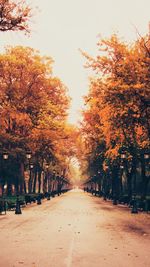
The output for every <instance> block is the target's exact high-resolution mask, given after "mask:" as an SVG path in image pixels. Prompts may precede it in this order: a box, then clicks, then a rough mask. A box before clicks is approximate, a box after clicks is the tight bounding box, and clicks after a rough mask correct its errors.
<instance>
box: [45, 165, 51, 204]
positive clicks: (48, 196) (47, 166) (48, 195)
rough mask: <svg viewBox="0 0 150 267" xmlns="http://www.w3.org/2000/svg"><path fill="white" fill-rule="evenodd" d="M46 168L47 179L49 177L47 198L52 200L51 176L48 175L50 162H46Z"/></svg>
mask: <svg viewBox="0 0 150 267" xmlns="http://www.w3.org/2000/svg"><path fill="white" fill-rule="evenodd" d="M45 168H46V175H47V179H48V192H47V200H50V177H49V175H48V168H49V164H48V163H46V164H45Z"/></svg>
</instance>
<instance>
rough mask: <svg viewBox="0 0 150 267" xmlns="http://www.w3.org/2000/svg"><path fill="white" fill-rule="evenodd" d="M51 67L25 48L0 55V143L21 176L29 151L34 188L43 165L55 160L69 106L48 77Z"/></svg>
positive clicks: (57, 84)
mask: <svg viewBox="0 0 150 267" xmlns="http://www.w3.org/2000/svg"><path fill="white" fill-rule="evenodd" d="M52 63H53V60H52V59H51V58H49V57H41V56H40V55H39V53H38V52H37V51H35V50H33V49H31V48H25V47H15V48H11V47H9V48H7V49H6V53H5V54H2V55H0V73H1V75H0V115H1V122H0V143H1V146H2V148H3V149H6V150H8V152H9V154H10V155H12V159H11V161H12V162H13V161H16V160H17V162H18V163H20V164H18V166H22V167H18V168H20V171H22V176H23V172H24V170H23V165H24V163H25V152H26V151H27V150H29V149H30V150H31V151H32V154H33V156H34V157H33V158H34V163H35V166H36V167H35V168H34V177H35V179H34V185H36V179H37V176H38V180H39V183H40V175H41V172H42V168H43V163H44V162H49V161H51V160H52V159H53V158H56V155H57V148H56V146H57V144H56V143H59V142H56V140H60V142H61V139H63V138H64V134H63V132H64V128H65V121H66V118H67V109H68V105H69V97H68V96H67V89H66V87H65V86H64V85H63V83H62V82H61V81H60V79H58V78H57V77H53V76H52ZM58 147H59V150H60V151H61V148H60V144H59V145H58ZM20 171H18V169H17V172H18V173H20ZM20 175H21V174H20ZM12 177H13V180H14V181H15V180H16V178H15V177H14V175H12ZM39 187H40V186H39Z"/></svg>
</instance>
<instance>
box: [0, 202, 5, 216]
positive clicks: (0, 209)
mask: <svg viewBox="0 0 150 267" xmlns="http://www.w3.org/2000/svg"><path fill="white" fill-rule="evenodd" d="M2 212H4V213H5V214H6V201H5V200H4V199H0V214H2Z"/></svg>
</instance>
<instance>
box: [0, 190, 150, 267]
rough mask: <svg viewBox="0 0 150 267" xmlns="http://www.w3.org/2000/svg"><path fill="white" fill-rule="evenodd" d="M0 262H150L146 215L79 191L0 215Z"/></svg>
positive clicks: (29, 266) (79, 265)
mask: <svg viewBox="0 0 150 267" xmlns="http://www.w3.org/2000/svg"><path fill="white" fill-rule="evenodd" d="M0 244H1V247H0V266H1V267H20V266H22V267H134V266H136V267H149V266H150V255H149V254H150V253H149V251H150V215H149V214H142V213H139V214H131V213H130V211H129V209H128V208H127V207H116V206H113V205H112V204H111V203H110V202H104V201H103V200H102V199H99V198H97V197H92V196H91V195H88V194H87V193H83V192H82V191H80V190H74V191H71V192H68V193H67V194H65V195H61V196H60V197H57V198H53V199H52V200H51V201H47V200H44V201H43V203H42V205H40V206H39V205H36V204H33V205H31V206H28V207H26V208H25V209H24V210H23V213H22V215H15V214H14V212H8V213H7V215H6V216H5V215H1V216H0Z"/></svg>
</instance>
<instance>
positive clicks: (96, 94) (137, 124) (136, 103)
mask: <svg viewBox="0 0 150 267" xmlns="http://www.w3.org/2000/svg"><path fill="white" fill-rule="evenodd" d="M98 46H99V50H100V54H99V55H98V56H97V57H96V58H95V59H93V58H91V57H89V56H88V55H86V54H85V53H84V56H86V58H87V59H88V63H87V67H91V68H92V69H93V70H94V71H96V73H97V77H98V78H97V77H96V78H95V80H94V81H91V85H90V86H91V91H90V93H89V95H88V97H87V100H88V101H87V106H89V105H90V109H89V110H87V111H85V115H86V113H87V112H88V113H89V114H92V116H93V118H94V116H95V115H96V116H97V117H98V121H99V123H98V127H97V128H99V133H102V134H103V137H104V141H105V144H106V153H105V157H106V158H109V159H110V160H111V161H112V162H113V163H114V167H115V170H116V171H119V168H118V167H117V166H119V164H120V154H121V152H122V150H124V151H126V156H127V158H128V161H126V162H128V163H129V162H130V166H127V165H126V173H127V177H128V182H129V183H130V188H131V182H132V180H131V179H132V177H133V176H134V184H136V176H135V174H136V171H137V164H138V160H139V159H140V162H141V168H142V173H143V175H142V178H143V183H144V181H147V182H148V181H149V178H148V177H146V176H145V175H144V173H145V171H144V169H145V163H143V153H144V151H146V150H147V149H148V144H149V106H148V99H149V95H150V87H149V82H150V80H149V37H148V36H146V37H144V38H141V39H139V40H138V41H137V42H136V43H134V44H133V45H132V46H129V45H127V44H125V43H123V42H121V41H120V40H119V39H118V37H117V36H116V35H113V36H112V37H111V38H110V39H108V40H101V41H100V42H99V43H98ZM95 110H97V111H96V113H95ZM94 114H95V115H94ZM85 115H84V116H85ZM90 116H91V115H90ZM95 118H96V117H95ZM85 121H86V123H87V122H88V120H87V119H86V120H85ZM96 121H97V120H96ZM88 125H89V122H88ZM93 125H94V127H92V129H93V130H94V129H95V123H94V124H93ZM84 129H85V128H84ZM94 133H95V134H96V131H95V130H94ZM99 133H98V134H96V135H97V137H98V138H99ZM87 136H89V134H87ZM139 155H140V158H139ZM115 176H117V173H116V174H115ZM147 179H148V180H147ZM147 185H148V184H147ZM147 185H146V187H147Z"/></svg>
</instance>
